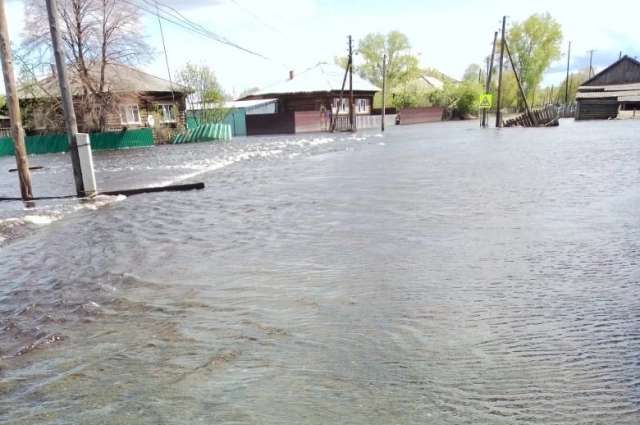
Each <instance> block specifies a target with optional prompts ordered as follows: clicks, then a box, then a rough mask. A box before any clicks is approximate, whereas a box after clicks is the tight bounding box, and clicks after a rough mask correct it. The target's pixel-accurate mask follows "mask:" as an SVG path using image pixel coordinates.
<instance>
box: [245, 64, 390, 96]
mask: <svg viewBox="0 0 640 425" xmlns="http://www.w3.org/2000/svg"><path fill="white" fill-rule="evenodd" d="M344 74H345V70H344V69H342V68H341V67H339V66H337V65H329V64H319V65H316V66H315V67H313V68H310V69H308V70H306V71H304V72H302V73H300V75H295V76H294V77H293V78H289V79H287V80H284V81H281V82H279V83H276V84H273V85H271V86H269V87H267V88H264V89H262V90H259V91H257V92H255V93H252V94H251V96H265V95H269V96H271V95H273V96H277V95H283V94H294V93H319V92H334V91H340V89H341V88H342V82H343V80H344ZM348 88H349V80H348V79H347V82H346V84H345V90H348ZM353 90H354V91H360V92H362V91H365V92H367V91H368V92H374V93H375V92H379V91H380V89H379V88H378V87H376V86H374V85H373V84H371V83H370V82H368V81H366V80H364V79H362V78H360V77H359V76H357V75H355V74H354V75H353Z"/></svg>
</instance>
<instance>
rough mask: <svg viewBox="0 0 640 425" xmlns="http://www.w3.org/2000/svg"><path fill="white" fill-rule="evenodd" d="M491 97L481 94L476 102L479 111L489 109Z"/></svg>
mask: <svg viewBox="0 0 640 425" xmlns="http://www.w3.org/2000/svg"><path fill="white" fill-rule="evenodd" d="M492 97H493V96H492V95H491V94H481V95H480V100H479V101H478V107H479V108H481V109H482V108H491V101H492Z"/></svg>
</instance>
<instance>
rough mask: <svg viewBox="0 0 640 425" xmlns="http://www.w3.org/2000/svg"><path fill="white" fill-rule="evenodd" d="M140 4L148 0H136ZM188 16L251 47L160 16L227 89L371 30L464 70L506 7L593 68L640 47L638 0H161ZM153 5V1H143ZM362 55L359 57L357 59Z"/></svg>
mask: <svg viewBox="0 0 640 425" xmlns="http://www.w3.org/2000/svg"><path fill="white" fill-rule="evenodd" d="M137 1H139V2H141V3H140V4H142V5H144V3H143V2H144V1H149V2H151V3H153V0H137ZM159 3H160V4H161V5H162V4H166V5H169V6H171V7H173V8H176V9H177V10H179V11H180V12H181V13H182V14H183V15H184V16H185V17H186V18H188V19H189V20H191V21H193V22H194V23H197V24H198V25H201V26H202V27H204V28H206V29H207V30H209V31H213V32H215V33H216V34H218V35H220V36H222V37H225V38H226V39H228V40H230V41H232V42H234V43H236V44H237V45H239V46H241V47H243V48H245V49H248V50H251V51H253V52H255V53H258V54H259V55H261V56H264V57H266V58H267V59H265V58H262V57H259V56H255V55H252V54H250V53H247V52H245V51H242V50H238V49H236V48H233V47H229V46H225V45H222V44H220V43H218V42H215V41H212V40H210V39H207V38H206V37H203V36H201V35H196V34H193V33H192V32H189V31H188V30H187V29H185V28H182V27H180V26H177V25H175V24H171V23H168V22H165V21H163V30H164V36H165V42H166V46H167V55H168V60H169V68H170V69H171V71H172V72H174V71H175V69H176V68H178V67H180V66H181V65H184V64H185V63H186V62H188V61H192V62H204V63H207V64H208V65H210V66H211V67H212V68H213V69H214V70H215V71H216V74H217V75H218V78H219V80H220V82H221V84H222V85H223V87H224V89H225V90H226V91H228V92H230V93H231V92H234V91H235V93H236V94H239V93H240V92H241V91H242V90H244V89H247V88H250V87H254V86H258V87H264V86H266V85H269V84H273V83H275V82H277V81H280V80H283V79H285V78H286V77H287V75H288V71H289V70H290V69H293V70H295V71H297V72H302V71H304V70H305V69H308V68H309V67H311V66H313V65H315V64H316V63H317V62H319V61H332V60H333V57H334V56H336V55H344V54H346V52H347V36H348V35H352V36H353V38H354V41H355V42H356V45H357V40H358V39H359V38H361V37H363V36H365V35H366V34H368V33H370V32H383V33H386V32H388V31H390V30H400V31H402V32H404V33H405V34H407V36H408V37H409V39H410V40H411V43H412V45H413V52H414V53H416V54H419V55H420V56H419V57H420V62H421V65H422V66H425V67H427V66H428V67H435V68H438V69H440V70H441V71H442V72H444V73H446V74H448V75H450V76H452V77H454V78H460V77H461V76H462V74H463V73H464V70H465V69H466V67H467V66H468V65H469V64H471V63H479V64H480V63H482V62H483V60H484V58H485V57H486V56H487V55H488V54H490V51H491V42H492V41H493V34H494V31H496V30H498V29H499V26H500V23H501V19H502V16H503V15H507V16H508V22H510V23H513V22H516V21H522V20H524V19H526V18H527V17H528V16H529V15H531V14H533V13H544V12H549V13H550V14H551V15H552V16H553V17H554V18H555V19H556V20H557V21H558V22H559V23H560V24H561V25H562V29H563V33H564V40H563V44H562V49H563V51H565V52H566V50H567V45H568V42H569V41H571V42H572V44H571V70H572V71H577V70H578V69H580V68H583V67H585V66H588V64H589V53H588V51H589V50H595V51H594V53H593V63H594V66H595V67H596V68H597V69H602V68H603V67H605V66H608V65H609V64H611V63H612V62H613V61H615V60H616V59H618V55H619V52H620V51H622V53H623V54H627V55H629V56H632V57H634V56H639V57H640V25H638V20H639V19H640V6H639V5H638V4H637V3H636V2H635V1H630V0H618V1H616V2H614V3H612V7H609V8H607V7H601V6H599V7H590V6H589V5H588V4H587V3H586V2H584V1H574V0H566V1H562V2H561V1H558V0H536V1H522V0H445V1H443V0H437V1H432V0H393V1H379V0H367V1H364V0H180V1H175V0H174V1H171V0H160V1H159ZM6 7H7V14H8V19H9V30H10V36H11V38H12V41H13V42H14V43H15V42H18V41H19V37H20V32H21V31H22V22H23V7H22V1H21V0H8V1H7V6H6ZM146 7H148V6H146ZM142 13H143V14H144V19H143V23H144V25H145V27H146V32H147V34H148V42H149V43H150V44H151V45H152V46H154V47H155V48H156V49H157V50H158V52H159V53H160V54H159V55H158V56H157V59H156V60H155V61H154V62H153V63H152V64H151V65H150V66H148V67H146V70H147V71H148V72H150V73H152V74H155V75H157V76H160V77H163V78H168V75H167V74H168V73H167V66H166V63H165V58H164V54H162V39H161V37H160V31H159V25H158V20H157V17H155V16H152V15H149V14H146V13H144V12H142ZM356 60H357V59H356ZM565 73H566V56H565V57H564V58H563V59H561V60H560V61H559V62H558V63H556V64H554V65H553V67H552V69H551V70H550V72H549V73H547V75H546V77H545V81H544V83H545V84H547V85H551V84H555V85H558V84H559V83H560V82H561V81H562V80H563V78H564V76H565Z"/></svg>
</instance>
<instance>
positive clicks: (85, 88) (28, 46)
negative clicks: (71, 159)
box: [20, 0, 154, 131]
mask: <svg viewBox="0 0 640 425" xmlns="http://www.w3.org/2000/svg"><path fill="white" fill-rule="evenodd" d="M57 5H58V14H59V18H60V26H61V33H62V41H63V44H64V48H65V55H66V59H67V64H68V66H69V69H70V72H71V73H72V74H73V76H74V77H75V78H77V79H78V80H79V82H80V85H81V95H80V96H79V98H78V97H77V98H76V101H77V105H76V107H77V108H78V110H77V111H76V113H77V114H78V118H79V121H82V122H84V125H85V126H86V127H89V128H90V129H93V130H100V131H103V130H104V128H105V127H106V116H107V114H108V113H109V112H110V111H113V110H114V108H115V107H117V102H116V101H117V99H116V94H115V93H113V92H111V91H110V87H109V83H112V82H110V81H108V80H107V78H106V68H107V67H108V65H109V64H122V65H129V66H135V65H139V64H143V63H147V62H149V61H150V60H151V59H152V57H153V53H154V52H153V50H152V48H151V47H150V46H149V45H148V44H147V42H146V41H145V37H144V33H143V28H144V27H143V26H142V24H141V19H140V11H139V10H138V8H136V6H135V5H134V4H133V3H130V2H128V1H124V0H59V1H58V4H57ZM20 51H21V53H22V54H21V55H20V56H21V58H22V59H23V66H22V68H23V71H25V70H28V72H31V73H32V74H33V75H31V76H29V77H31V81H40V79H38V78H37V76H38V74H40V75H41V74H42V73H45V72H49V67H50V64H51V63H54V60H53V49H52V45H51V34H50V30H49V26H48V18H47V10H46V3H45V0H26V2H25V27H24V32H23V41H22V43H21V45H20ZM50 97H54V98H57V96H50Z"/></svg>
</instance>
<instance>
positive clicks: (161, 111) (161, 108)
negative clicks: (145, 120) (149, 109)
mask: <svg viewBox="0 0 640 425" xmlns="http://www.w3.org/2000/svg"><path fill="white" fill-rule="evenodd" d="M156 112H157V113H158V115H159V116H160V123H161V124H174V123H176V122H178V117H177V114H176V113H175V105H174V104H172V103H159V104H158V108H157V111H156ZM167 115H168V116H169V119H166V117H167Z"/></svg>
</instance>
